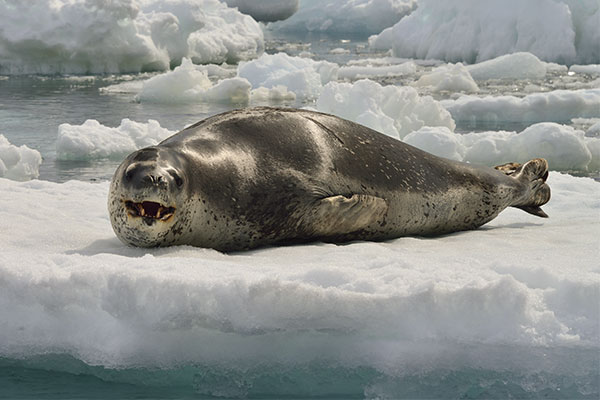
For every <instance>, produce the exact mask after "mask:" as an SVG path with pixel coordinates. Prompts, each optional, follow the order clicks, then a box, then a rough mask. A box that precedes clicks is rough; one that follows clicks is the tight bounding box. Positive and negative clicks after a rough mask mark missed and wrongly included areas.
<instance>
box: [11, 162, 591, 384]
mask: <svg viewBox="0 0 600 400" xmlns="http://www.w3.org/2000/svg"><path fill="white" fill-rule="evenodd" d="M549 185H550V186H551V187H552V190H553V197H552V200H551V201H550V203H549V204H547V206H546V207H545V210H546V211H547V212H548V214H549V215H550V218H549V219H547V220H541V219H539V218H536V217H534V216H531V215H528V214H526V213H524V212H522V211H520V210H516V209H510V210H506V211H504V212H503V213H502V214H501V215H500V216H499V217H498V218H497V219H495V220H494V221H492V222H491V223H489V224H487V225H486V226H484V227H483V228H481V229H478V230H475V231H468V232H461V233H456V234H452V235H445V236H442V237H437V238H418V237H409V238H400V239H396V240H390V241H386V242H380V243H372V242H355V243H351V244H347V245H332V244H322V243H315V244H308V245H303V246H286V247H274V248H266V249H261V250H256V251H252V252H245V253H237V254H228V255H226V254H221V253H219V252H216V251H214V250H207V249H199V248H191V247H172V248H165V249H136V248H130V247H127V246H125V245H123V244H121V243H120V242H119V241H118V239H117V238H116V237H115V236H114V234H113V232H112V230H111V227H110V223H109V220H108V215H107V211H106V204H105V203H106V196H107V190H108V183H107V182H103V183H99V184H93V183H86V182H81V181H70V182H67V183H64V184H56V183H51V182H45V181H30V182H24V183H19V182H13V181H10V180H6V179H0V203H1V204H2V205H3V206H2V208H0V220H1V221H2V223H3V229H1V230H0V242H1V243H2V247H3V251H2V252H0V305H1V306H0V319H1V320H2V321H3V323H2V325H0V357H12V358H28V357H33V356H35V355H43V354H47V353H54V354H56V353H58V354H60V353H66V354H69V355H72V356H73V357H75V358H77V359H80V360H82V361H84V362H85V363H88V364H90V365H102V366H104V367H105V368H126V367H143V366H146V367H150V368H158V369H161V370H163V369H167V368H173V367H176V366H181V365H186V364H188V365H189V364H193V365H201V366H207V365H208V366H210V365H213V366H221V367H223V368H225V369H226V370H230V371H238V370H241V371H245V370H247V369H248V368H250V367H253V366H255V365H257V364H260V365H261V366H262V368H263V369H264V368H267V367H268V366H269V365H273V366H274V367H276V368H277V369H284V370H285V369H287V368H291V367H293V366H297V365H305V364H307V363H311V362H316V361H319V362H329V363H332V364H333V365H336V366H338V367H349V368H352V367H356V366H363V367H364V366H366V367H371V368H374V369H375V370H376V371H381V372H383V373H386V374H389V375H391V376H402V375H406V374H408V375H412V374H419V373H421V372H422V373H425V372H427V371H430V370H431V369H432V368H433V367H434V366H435V367H438V368H443V369H446V370H455V369H462V368H474V369H478V368H487V369H489V370H494V371H503V370H507V369H509V370H513V371H524V374H526V375H527V374H535V373H536V372H539V371H540V369H542V370H551V371H552V372H553V373H562V374H564V375H566V376H571V375H574V376H577V375H578V374H581V373H583V374H585V373H589V371H590V370H589V368H590V365H591V366H594V365H597V355H598V350H599V345H598V343H600V332H599V328H598V327H599V326H600V325H599V323H600V321H599V315H600V312H599V304H600V273H599V271H598V245H599V241H598V237H600V225H599V224H598V220H597V216H598V213H599V212H600V185H599V184H598V183H597V182H594V181H593V180H591V179H588V178H575V177H572V176H569V175H562V174H559V173H554V172H553V173H551V174H550V177H549ZM57 222H59V223H57ZM574 260H576V262H574ZM274 348H276V349H277V351H274ZM539 353H543V357H542V356H541V355H540V354H539ZM564 353H566V355H565V356H564V357H561V356H560V354H564ZM573 357H575V358H574V359H576V360H577V362H575V363H570V362H566V360H568V359H572V358H573ZM517 360H522V361H521V362H519V361H517ZM540 362H542V364H540ZM592 368H593V367H592ZM228 376H231V375H228Z"/></svg>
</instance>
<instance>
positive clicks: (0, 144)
mask: <svg viewBox="0 0 600 400" xmlns="http://www.w3.org/2000/svg"><path fill="white" fill-rule="evenodd" d="M41 164H42V155H41V154H40V152H39V151H37V150H33V149H30V148H29V147H27V146H25V145H22V146H19V147H17V146H15V145H13V144H11V143H10V142H9V141H8V139H7V138H6V137H4V135H1V134H0V178H7V179H13V180H16V181H26V180H29V179H35V178H37V177H38V176H39V174H40V173H39V169H40V165H41Z"/></svg>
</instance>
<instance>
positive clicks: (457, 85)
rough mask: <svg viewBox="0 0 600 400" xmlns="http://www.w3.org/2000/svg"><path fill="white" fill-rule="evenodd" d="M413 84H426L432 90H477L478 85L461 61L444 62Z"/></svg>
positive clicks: (468, 91)
mask: <svg viewBox="0 0 600 400" xmlns="http://www.w3.org/2000/svg"><path fill="white" fill-rule="evenodd" d="M413 85H414V86H428V87H429V88H430V89H431V90H432V91H433V92H442V91H450V92H467V93H470V92H477V91H478V90H479V87H478V86H477V83H475V81H474V80H473V77H472V76H471V74H470V73H469V70H468V69H467V68H465V66H464V65H463V64H462V63H456V64H445V65H442V66H439V67H437V68H435V69H434V70H433V71H431V72H429V73H425V74H423V75H421V77H420V78H419V79H418V80H417V81H416V82H415V83H414V84H413Z"/></svg>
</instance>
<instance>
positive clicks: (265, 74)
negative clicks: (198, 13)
mask: <svg viewBox="0 0 600 400" xmlns="http://www.w3.org/2000/svg"><path fill="white" fill-rule="evenodd" d="M338 69H339V67H338V65H337V64H335V63H331V62H327V61H314V60H312V59H309V58H302V57H292V56H289V55H287V54H285V53H277V54H272V55H271V54H263V55H262V56H260V57H259V58H257V59H256V60H252V61H247V62H243V63H240V65H239V67H238V76H239V77H240V78H245V79H247V80H248V81H249V82H250V83H251V84H252V87H253V88H255V89H257V88H259V87H266V88H269V89H271V88H274V87H276V86H285V87H286V88H287V90H288V91H291V92H293V93H295V94H296V97H298V98H302V99H308V100H312V99H316V98H317V97H318V96H319V93H320V92H321V90H322V89H323V85H325V84H326V83H328V82H329V81H332V80H335V79H337V73H338Z"/></svg>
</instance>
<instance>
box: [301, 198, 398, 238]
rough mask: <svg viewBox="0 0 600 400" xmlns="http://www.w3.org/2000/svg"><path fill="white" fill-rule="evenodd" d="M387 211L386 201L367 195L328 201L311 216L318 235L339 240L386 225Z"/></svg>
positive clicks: (312, 225) (314, 231) (319, 203)
mask: <svg viewBox="0 0 600 400" xmlns="http://www.w3.org/2000/svg"><path fill="white" fill-rule="evenodd" d="M387 209H388V205H387V203H386V201H385V200H384V199H382V198H380V197H375V196H369V195H365V194H353V195H352V196H350V197H347V196H330V197H325V198H324V199H321V200H319V201H318V202H317V204H316V205H315V208H314V209H313V210H312V213H310V217H309V218H310V221H311V223H310V226H311V230H312V231H313V233H314V234H315V235H318V236H323V237H327V236H339V235H340V234H346V233H351V232H356V231H359V230H361V229H366V228H367V227H368V226H369V225H372V224H375V223H383V218H384V216H385V213H386V212H387Z"/></svg>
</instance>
